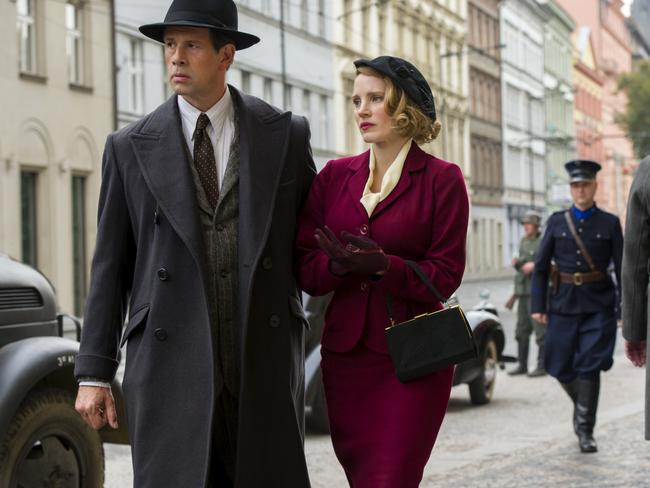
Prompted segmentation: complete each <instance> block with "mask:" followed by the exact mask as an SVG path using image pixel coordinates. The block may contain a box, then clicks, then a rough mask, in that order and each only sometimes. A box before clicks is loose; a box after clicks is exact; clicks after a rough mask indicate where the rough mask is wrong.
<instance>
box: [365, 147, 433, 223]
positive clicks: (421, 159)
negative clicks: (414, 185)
mask: <svg viewBox="0 0 650 488" xmlns="http://www.w3.org/2000/svg"><path fill="white" fill-rule="evenodd" d="M425 164H426V153H425V152H424V151H423V150H422V149H420V147H419V146H418V145H417V144H416V143H415V142H413V143H412V145H411V149H410V150H409V152H408V154H407V155H406V160H405V161H404V168H403V169H402V175H401V176H400V178H399V181H398V182H397V186H396V187H395V188H394V189H393V191H392V192H390V194H389V195H388V196H387V197H386V198H385V199H384V200H382V201H381V202H379V205H377V206H376V207H375V211H374V212H373V213H372V215H371V216H370V218H371V219H375V218H377V217H378V216H379V215H380V214H381V213H382V212H383V211H384V210H386V209H387V208H389V207H390V206H391V205H392V204H393V202H395V200H397V199H398V198H399V197H400V196H401V195H402V194H403V193H404V192H406V190H408V189H409V187H410V186H411V179H412V176H411V173H415V172H417V171H420V170H422V169H423V168H424V165H425Z"/></svg>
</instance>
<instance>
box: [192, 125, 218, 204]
mask: <svg viewBox="0 0 650 488" xmlns="http://www.w3.org/2000/svg"><path fill="white" fill-rule="evenodd" d="M209 124H210V119H209V118H208V116H207V115H206V114H201V115H199V118H198V120H197V121H196V129H195V130H194V167H195V168H196V172H197V173H198V174H199V179H200V180H201V185H202V186H203V191H205V195H206V196H207V197H208V202H210V205H211V206H212V208H215V207H216V206H217V201H218V200H219V177H218V176H217V162H216V160H215V158H214V149H213V148H212V143H211V142H210V136H209V135H208V132H207V131H206V127H207V126H208V125H209Z"/></svg>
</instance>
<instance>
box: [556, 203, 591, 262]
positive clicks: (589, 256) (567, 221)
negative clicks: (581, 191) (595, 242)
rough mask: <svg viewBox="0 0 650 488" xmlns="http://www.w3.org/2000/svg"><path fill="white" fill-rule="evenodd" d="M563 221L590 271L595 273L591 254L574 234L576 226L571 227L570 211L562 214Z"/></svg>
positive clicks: (576, 234) (575, 233)
mask: <svg viewBox="0 0 650 488" xmlns="http://www.w3.org/2000/svg"><path fill="white" fill-rule="evenodd" d="M564 220H566V223H567V225H568V226H569V230H570V231H571V235H573V238H574V239H575V241H576V244H578V247H579V248H580V251H581V252H582V255H583V256H584V257H585V259H586V260H587V264H589V267H590V268H591V270H592V271H596V266H595V265H594V260H593V259H591V254H589V251H587V248H586V247H585V243H584V242H582V239H580V236H579V235H578V233H577V232H576V226H575V225H573V219H572V218H571V211H569V210H567V211H566V212H564Z"/></svg>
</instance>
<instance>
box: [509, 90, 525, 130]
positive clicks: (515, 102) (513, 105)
mask: <svg viewBox="0 0 650 488" xmlns="http://www.w3.org/2000/svg"><path fill="white" fill-rule="evenodd" d="M520 100H521V91H520V90H519V89H517V88H515V87H514V86H512V85H508V86H507V87H506V117H507V118H508V122H509V123H510V124H512V125H516V126H520V125H521V115H520V105H521V101H520Z"/></svg>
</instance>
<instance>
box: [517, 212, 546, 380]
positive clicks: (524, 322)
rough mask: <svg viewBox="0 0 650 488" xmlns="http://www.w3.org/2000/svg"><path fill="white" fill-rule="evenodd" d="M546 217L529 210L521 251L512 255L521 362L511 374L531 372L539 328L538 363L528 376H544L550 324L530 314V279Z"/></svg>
mask: <svg viewBox="0 0 650 488" xmlns="http://www.w3.org/2000/svg"><path fill="white" fill-rule="evenodd" d="M541 222H542V217H541V216H540V215H539V214H538V213H537V212H535V211H534V210H528V211H527V212H526V214H525V215H524V218H523V219H521V224H522V225H523V226H524V236H523V237H522V238H521V242H520V243H519V254H518V256H517V257H515V258H513V259H512V265H513V267H514V268H515V269H516V270H517V274H516V275H515V293H514V296H515V298H516V299H517V300H518V302H519V304H518V306H517V328H516V330H515V338H516V339H517V349H518V353H519V354H518V359H519V365H518V366H517V367H516V368H515V369H513V370H512V371H509V373H508V374H511V375H520V374H526V373H528V351H529V348H530V335H531V334H532V333H533V331H535V341H536V342H537V347H538V354H537V367H536V368H535V370H534V371H532V372H531V373H530V374H529V375H528V376H544V375H545V374H546V371H545V370H544V333H545V332H546V327H545V326H544V325H543V324H540V323H539V322H537V321H536V320H533V318H532V317H531V315H530V283H531V277H532V274H533V269H534V265H535V262H534V261H535V254H536V253H537V248H538V247H539V243H540V240H541V235H540V232H539V227H540V224H541Z"/></svg>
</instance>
